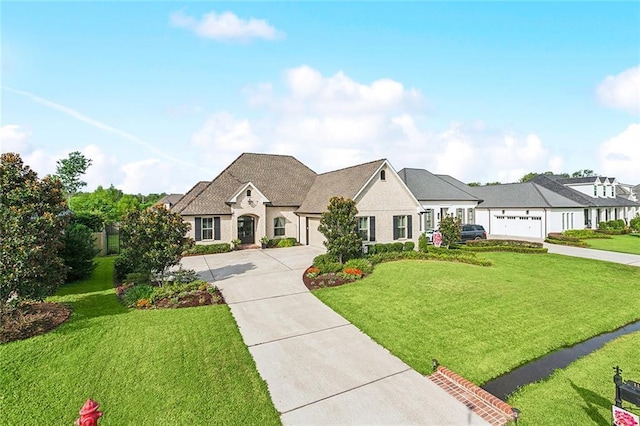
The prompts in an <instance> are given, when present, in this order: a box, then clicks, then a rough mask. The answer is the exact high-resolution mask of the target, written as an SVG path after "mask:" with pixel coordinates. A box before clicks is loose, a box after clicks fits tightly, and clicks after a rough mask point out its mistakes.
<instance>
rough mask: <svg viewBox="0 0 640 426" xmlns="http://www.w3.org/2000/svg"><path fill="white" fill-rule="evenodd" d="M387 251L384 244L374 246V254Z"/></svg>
mask: <svg viewBox="0 0 640 426" xmlns="http://www.w3.org/2000/svg"><path fill="white" fill-rule="evenodd" d="M386 251H387V245H386V244H382V243H379V244H376V253H386Z"/></svg>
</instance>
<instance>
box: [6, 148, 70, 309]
mask: <svg viewBox="0 0 640 426" xmlns="http://www.w3.org/2000/svg"><path fill="white" fill-rule="evenodd" d="M0 188H1V190H0V236H1V238H0V316H1V317H2V318H4V317H5V314H6V313H7V311H8V309H10V308H11V307H12V306H14V305H16V304H17V302H20V301H22V300H25V299H35V300H41V299H43V298H44V297H46V296H48V295H51V294H53V293H54V292H55V290H56V289H57V288H58V287H59V286H60V284H62V283H63V282H64V279H65V275H66V268H65V266H64V263H63V261H62V259H61V258H60V257H59V250H61V248H62V238H61V236H62V233H63V230H64V228H65V226H66V222H67V215H66V213H67V209H66V203H65V199H64V193H63V188H62V183H61V182H60V180H59V179H56V178H52V177H50V176H47V177H45V178H43V179H39V178H38V175H37V174H36V173H35V172H34V171H33V170H31V168H29V166H26V165H25V164H24V163H23V161H22V159H21V158H20V155H19V154H15V153H4V154H2V156H1V157H0ZM2 318H0V321H1V320H2Z"/></svg>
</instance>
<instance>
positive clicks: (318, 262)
mask: <svg viewBox="0 0 640 426" xmlns="http://www.w3.org/2000/svg"><path fill="white" fill-rule="evenodd" d="M313 266H315V267H316V268H318V269H319V270H320V273H321V274H330V273H337V272H342V269H343V268H344V265H343V264H342V263H340V262H338V259H337V258H336V257H335V256H333V255H331V254H328V253H327V254H321V255H318V256H316V257H315V258H314V259H313Z"/></svg>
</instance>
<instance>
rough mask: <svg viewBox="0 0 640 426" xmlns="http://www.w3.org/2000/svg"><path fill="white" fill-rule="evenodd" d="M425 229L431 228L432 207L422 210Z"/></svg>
mask: <svg viewBox="0 0 640 426" xmlns="http://www.w3.org/2000/svg"><path fill="white" fill-rule="evenodd" d="M424 222H425V230H426V231H429V230H431V229H433V209H427V210H425V212H424Z"/></svg>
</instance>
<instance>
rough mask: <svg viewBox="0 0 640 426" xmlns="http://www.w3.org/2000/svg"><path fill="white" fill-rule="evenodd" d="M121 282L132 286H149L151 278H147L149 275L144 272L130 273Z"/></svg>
mask: <svg viewBox="0 0 640 426" xmlns="http://www.w3.org/2000/svg"><path fill="white" fill-rule="evenodd" d="M123 282H124V283H125V284H133V285H140V284H151V278H150V277H149V274H147V273H146V272H131V273H129V274H127V276H126V277H125V278H124V280H123Z"/></svg>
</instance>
